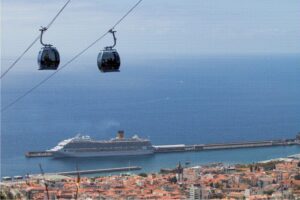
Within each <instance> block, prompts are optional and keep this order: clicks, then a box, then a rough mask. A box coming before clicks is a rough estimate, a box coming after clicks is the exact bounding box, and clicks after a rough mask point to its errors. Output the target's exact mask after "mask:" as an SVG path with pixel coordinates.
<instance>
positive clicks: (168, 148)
mask: <svg viewBox="0 0 300 200" xmlns="http://www.w3.org/2000/svg"><path fill="white" fill-rule="evenodd" d="M290 145H300V135H299V134H298V135H297V137H296V138H294V139H281V140H264V141H246V142H231V143H216V144H193V145H186V144H174V145H153V148H154V153H171V152H188V151H208V150H226V149H238V148H257V147H274V146H290ZM25 156H26V157H28V158H32V157H51V156H52V153H51V152H50V151H36V152H34V151H31V152H27V153H26V154H25Z"/></svg>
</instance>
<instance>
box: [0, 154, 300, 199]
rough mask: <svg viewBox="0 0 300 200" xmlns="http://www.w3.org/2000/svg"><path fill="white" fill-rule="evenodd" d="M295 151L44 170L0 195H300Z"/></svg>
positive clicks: (5, 186) (11, 183) (6, 186)
mask: <svg viewBox="0 0 300 200" xmlns="http://www.w3.org/2000/svg"><path fill="white" fill-rule="evenodd" d="M299 198H300V159H299V155H294V156H291V157H289V158H282V159H275V160H270V161H265V162H258V163H251V164H234V165H229V164H222V163H212V164H208V165H201V166H189V164H188V163H184V164H181V163H178V165H177V166H175V167H174V168H172V169H161V171H160V172H159V173H142V172H137V173H122V174H118V175H105V176H98V177H84V176H83V175H80V174H78V175H77V176H63V175H57V174H45V175H44V176H42V175H35V176H33V175H32V176H28V177H26V178H25V179H20V180H18V179H16V180H4V181H2V182H1V199H33V200H44V199H51V200H52V199H53V200H55V199H103V200H104V199H191V200H193V199H195V200H196V199H249V200H254V199H255V200H256V199H299Z"/></svg>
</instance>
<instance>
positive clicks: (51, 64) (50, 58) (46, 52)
mask: <svg viewBox="0 0 300 200" xmlns="http://www.w3.org/2000/svg"><path fill="white" fill-rule="evenodd" d="M59 63H60V57H59V53H58V51H57V50H56V48H55V47H51V46H44V47H42V49H41V50H40V52H39V55H38V64H39V70H56V69H57V68H58V66H59Z"/></svg>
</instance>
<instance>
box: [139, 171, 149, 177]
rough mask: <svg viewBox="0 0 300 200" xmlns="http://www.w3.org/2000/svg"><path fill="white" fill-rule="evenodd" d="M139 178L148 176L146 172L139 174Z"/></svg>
mask: <svg viewBox="0 0 300 200" xmlns="http://www.w3.org/2000/svg"><path fill="white" fill-rule="evenodd" d="M139 176H141V177H147V176H148V175H147V174H146V173H145V172H142V173H139Z"/></svg>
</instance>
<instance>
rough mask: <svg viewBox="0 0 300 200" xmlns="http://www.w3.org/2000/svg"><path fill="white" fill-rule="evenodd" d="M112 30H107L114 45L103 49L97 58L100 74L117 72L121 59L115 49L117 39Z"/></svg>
mask: <svg viewBox="0 0 300 200" xmlns="http://www.w3.org/2000/svg"><path fill="white" fill-rule="evenodd" d="M115 32H116V31H114V30H109V33H111V34H112V35H113V39H114V44H113V45H112V46H108V47H105V48H104V49H103V50H102V51H100V52H99V54H98V58H97V64H98V68H99V70H100V71H101V72H119V71H120V70H119V69H120V65H121V59H120V56H119V54H118V52H117V50H116V49H113V48H114V47H115V46H116V43H117V38H116V36H115Z"/></svg>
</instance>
